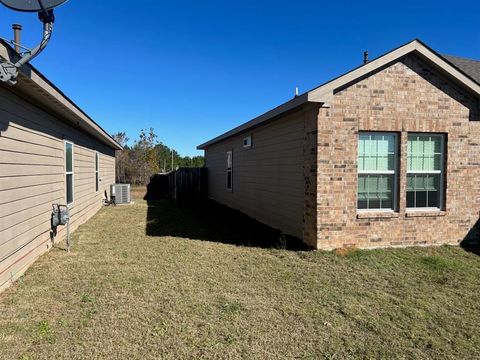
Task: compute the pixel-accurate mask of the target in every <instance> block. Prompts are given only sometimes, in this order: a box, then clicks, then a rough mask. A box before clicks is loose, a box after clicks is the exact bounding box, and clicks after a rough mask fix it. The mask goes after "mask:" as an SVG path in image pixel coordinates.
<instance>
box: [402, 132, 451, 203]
mask: <svg viewBox="0 0 480 360" xmlns="http://www.w3.org/2000/svg"><path fill="white" fill-rule="evenodd" d="M409 136H432V137H439V138H441V139H442V142H441V144H440V155H441V156H440V170H432V171H409V170H408V166H407V177H408V175H409V174H414V175H415V174H419V175H422V174H425V175H429V174H432V175H440V186H439V194H440V199H439V205H440V206H439V207H413V208H412V207H407V208H406V210H407V212H416V211H417V212H422V211H425V212H436V211H437V212H438V211H442V209H444V208H445V192H444V189H445V172H444V171H445V134H438V133H408V134H407V144H408V137H409ZM407 162H408V145H407ZM405 198H406V194H405Z"/></svg>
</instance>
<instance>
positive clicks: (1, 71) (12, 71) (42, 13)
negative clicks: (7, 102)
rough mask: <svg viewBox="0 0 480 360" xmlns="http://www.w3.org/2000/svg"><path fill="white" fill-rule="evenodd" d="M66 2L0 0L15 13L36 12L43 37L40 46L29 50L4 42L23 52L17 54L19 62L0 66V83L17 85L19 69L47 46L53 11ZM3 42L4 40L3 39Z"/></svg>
mask: <svg viewBox="0 0 480 360" xmlns="http://www.w3.org/2000/svg"><path fill="white" fill-rule="evenodd" d="M66 1H67V0H0V2H1V3H2V4H3V5H5V6H7V7H9V8H11V9H13V10H16V11H24V12H36V13H38V18H39V20H40V21H41V22H42V23H43V36H42V40H41V41H40V44H38V45H37V46H36V47H35V48H33V49H29V48H26V47H24V46H22V45H21V44H17V43H15V42H14V41H11V40H6V41H7V42H8V43H10V44H12V45H15V46H17V47H18V48H21V49H23V50H25V51H22V52H21V53H19V55H20V60H18V61H17V62H16V63H13V62H10V61H8V60H7V61H5V62H3V63H1V64H0V81H3V82H6V83H7V84H9V85H15V84H16V83H17V77H18V72H19V69H20V68H21V67H22V66H23V65H25V64H26V63H28V62H29V61H31V60H33V59H34V58H35V57H37V56H38V55H39V54H40V53H41V52H42V51H43V50H44V49H45V48H46V47H47V45H48V42H49V41H50V38H51V37H52V33H53V23H54V22H55V16H54V14H53V9H54V8H55V7H57V6H59V5H61V4H63V3H64V2H66ZM4 40H5V39H4Z"/></svg>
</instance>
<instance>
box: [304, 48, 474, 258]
mask: <svg viewBox="0 0 480 360" xmlns="http://www.w3.org/2000/svg"><path fill="white" fill-rule="evenodd" d="M478 114H479V102H478V99H476V100H475V99H474V98H473V97H471V96H470V95H468V93H466V91H465V90H463V88H462V87H460V85H457V84H455V83H454V82H453V81H452V80H449V79H447V78H445V77H443V76H442V75H440V73H439V72H438V71H436V70H434V69H432V68H431V67H429V66H428V65H427V64H426V63H424V62H423V61H422V60H420V59H419V58H416V57H415V56H408V57H406V58H404V59H403V60H402V61H399V62H397V63H394V64H392V65H391V66H389V67H386V68H385V69H383V70H381V71H379V72H377V73H375V74H373V75H371V76H369V77H367V78H364V79H362V80H360V81H358V82H357V83H355V84H353V85H350V86H349V87H347V88H345V89H342V90H341V91H339V92H337V93H336V94H335V96H334V99H333V101H332V103H331V104H330V109H321V110H320V112H319V113H318V123H317V125H318V138H317V156H316V158H317V159H316V162H317V169H318V171H317V179H316V180H317V181H316V182H317V184H316V186H317V199H316V203H317V206H316V220H317V221H316V224H314V223H315V221H312V220H308V219H306V221H305V224H306V225H309V226H316V227H317V247H318V248H320V249H332V248H338V247H345V246H356V247H361V248H370V247H388V246H414V245H432V244H458V243H459V242H460V241H462V240H463V239H464V237H465V236H466V235H467V233H468V232H469V230H470V229H471V228H472V226H473V225H474V224H475V223H476V221H477V220H478V218H479V211H480V121H478V120H480V118H479V116H478ZM359 131H388V132H397V133H398V134H400V140H401V143H400V148H401V150H400V154H399V155H400V167H399V199H398V200H399V211H398V212H395V213H393V214H388V213H375V214H365V213H359V212H357V156H358V155H357V146H358V132H359ZM408 132H435V133H444V134H447V135H446V138H447V139H446V164H445V165H446V167H445V172H446V180H445V186H446V200H445V206H446V208H445V211H442V212H436V213H435V212H423V213H422V212H420V213H419V212H415V213H412V212H407V211H406V156H407V153H406V150H407V135H408ZM312 158H314V157H312V156H310V157H306V160H307V161H310V160H311V159H312ZM306 199H307V202H308V201H310V202H311V201H312V199H310V200H309V199H308V194H307V193H306ZM312 224H314V225H312ZM305 241H306V242H307V243H310V242H312V239H305Z"/></svg>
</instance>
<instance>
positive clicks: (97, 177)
mask: <svg viewBox="0 0 480 360" xmlns="http://www.w3.org/2000/svg"><path fill="white" fill-rule="evenodd" d="M95 182H96V184H95V192H96V193H98V192H99V191H100V154H99V153H98V151H95Z"/></svg>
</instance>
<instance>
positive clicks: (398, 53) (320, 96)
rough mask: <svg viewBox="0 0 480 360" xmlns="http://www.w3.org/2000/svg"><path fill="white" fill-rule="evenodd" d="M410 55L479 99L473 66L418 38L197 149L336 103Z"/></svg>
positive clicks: (479, 84) (479, 93) (478, 82)
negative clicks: (341, 92) (340, 94)
mask: <svg viewBox="0 0 480 360" xmlns="http://www.w3.org/2000/svg"><path fill="white" fill-rule="evenodd" d="M408 54H415V55H417V56H419V57H421V58H422V59H424V60H426V61H428V62H429V63H431V64H432V65H434V66H435V67H436V68H438V69H439V70H441V71H442V72H443V73H444V74H445V75H446V76H448V77H449V78H451V79H452V80H454V81H456V82H457V83H459V84H461V85H463V86H464V87H465V88H466V89H468V90H469V91H470V92H471V93H473V94H474V95H475V96H478V97H480V81H479V79H478V78H476V75H475V74H476V73H475V72H471V70H469V69H470V67H471V64H469V66H468V69H467V66H466V65H464V66H463V68H461V67H460V64H459V61H456V62H454V61H452V60H451V59H447V58H445V57H443V56H441V55H440V54H438V53H437V52H435V51H434V50H432V49H431V48H430V47H428V46H427V45H425V44H424V43H423V42H422V41H420V40H418V39H415V40H412V41H410V42H408V43H406V44H404V45H402V46H400V47H398V48H396V49H393V50H391V51H390V52H388V53H386V54H384V55H381V56H379V57H377V58H376V59H374V60H372V61H370V62H368V63H366V64H363V65H361V66H359V67H357V68H355V69H353V70H351V71H349V72H347V73H345V74H343V75H341V76H339V77H337V78H335V79H333V80H330V81H328V82H326V83H324V84H322V85H320V86H318V87H316V88H314V89H312V90H310V91H307V92H306V93H304V94H302V95H300V96H298V97H295V98H293V99H292V100H290V101H287V102H286V103H284V104H282V105H280V106H278V107H276V108H275V109H273V110H270V111H268V112H266V113H265V114H263V115H260V116H259V117H257V118H255V119H253V120H250V121H249V122H247V123H245V124H243V125H240V126H238V127H236V128H234V129H232V130H230V131H228V132H226V133H224V134H222V135H220V136H217V137H216V138H214V139H212V140H210V141H208V142H206V143H204V144H201V145H199V146H198V147H197V149H199V150H204V149H206V148H207V147H209V146H211V145H213V144H216V143H218V142H220V141H222V140H225V139H228V138H230V137H232V136H234V135H237V134H239V133H242V132H245V131H247V130H250V129H252V128H254V127H257V126H260V125H262V124H265V123H267V122H269V121H273V120H275V118H277V117H278V116H279V115H281V114H284V113H286V112H288V111H292V110H294V109H296V108H298V107H300V106H302V105H305V104H307V103H323V104H325V103H329V102H330V101H331V100H332V98H333V95H334V93H335V92H336V91H337V90H338V89H341V88H343V87H345V86H348V85H349V84H351V83H354V82H356V81H358V79H361V78H363V77H366V76H369V75H371V74H373V73H374V72H376V71H378V69H381V68H382V67H385V66H388V65H389V64H392V63H394V62H396V61H398V60H399V59H401V58H403V57H404V56H406V55H408ZM462 60H466V59H462ZM467 70H468V71H467Z"/></svg>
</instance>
